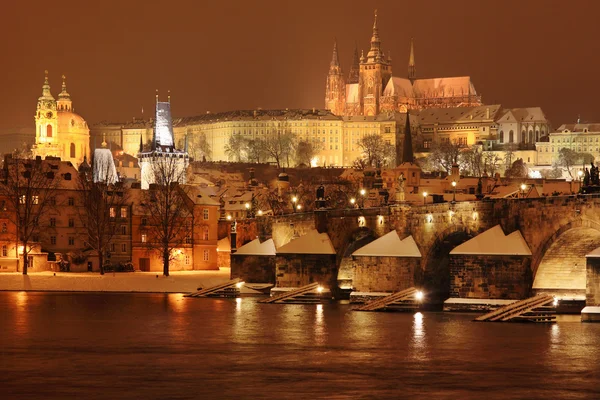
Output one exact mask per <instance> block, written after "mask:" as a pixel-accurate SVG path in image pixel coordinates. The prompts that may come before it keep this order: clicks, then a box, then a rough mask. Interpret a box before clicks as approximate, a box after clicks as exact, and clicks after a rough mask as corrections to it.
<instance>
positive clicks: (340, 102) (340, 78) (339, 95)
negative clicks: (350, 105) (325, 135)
mask: <svg viewBox="0 0 600 400" xmlns="http://www.w3.org/2000/svg"><path fill="white" fill-rule="evenodd" d="M345 101H346V83H345V82H344V75H343V73H342V67H341V66H340V59H339V57H338V50H337V41H336V42H334V43H333V56H332V57H331V64H329V74H327V87H326V89H325V108H326V109H328V110H331V112H332V113H334V114H335V115H342V114H343V113H344V104H345Z"/></svg>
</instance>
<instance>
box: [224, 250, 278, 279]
mask: <svg viewBox="0 0 600 400" xmlns="http://www.w3.org/2000/svg"><path fill="white" fill-rule="evenodd" d="M235 278H241V279H242V281H244V282H247V283H273V284H274V283H275V256H251V255H247V256H245V255H237V254H233V255H232V256H231V279H235Z"/></svg>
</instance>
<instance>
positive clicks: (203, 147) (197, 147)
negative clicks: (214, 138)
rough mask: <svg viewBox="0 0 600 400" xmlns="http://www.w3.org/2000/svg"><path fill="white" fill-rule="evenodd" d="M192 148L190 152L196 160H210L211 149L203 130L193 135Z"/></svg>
mask: <svg viewBox="0 0 600 400" xmlns="http://www.w3.org/2000/svg"><path fill="white" fill-rule="evenodd" d="M192 149H193V151H192V154H193V157H194V159H195V160H196V161H201V160H202V159H209V160H210V159H211V158H212V149H211V147H210V143H209V142H208V139H207V138H206V134H205V133H204V132H201V133H199V134H197V135H195V136H194V141H193V146H192Z"/></svg>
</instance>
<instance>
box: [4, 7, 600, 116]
mask: <svg viewBox="0 0 600 400" xmlns="http://www.w3.org/2000/svg"><path fill="white" fill-rule="evenodd" d="M375 8H377V9H378V10H379V13H378V14H379V28H380V37H381V39H382V43H383V44H382V45H383V48H384V50H385V51H386V53H387V51H390V50H391V52H392V57H393V71H394V75H396V76H406V73H407V71H406V64H407V59H408V50H409V42H410V37H411V36H412V37H414V39H415V53H416V63H417V76H418V77H441V76H458V75H470V76H471V77H472V80H473V82H474V84H475V88H476V89H477V91H478V93H479V94H482V95H483V101H484V102H485V103H488V104H491V103H496V102H497V103H501V104H503V106H505V107H525V106H541V107H542V108H543V109H544V111H545V112H546V115H547V116H548V117H549V118H550V119H551V121H552V123H553V125H554V127H557V126H558V125H560V124H561V123H566V122H574V121H575V120H576V119H577V116H578V115H581V119H582V121H589V122H591V121H595V122H600V108H598V107H597V103H598V93H600V78H599V68H598V65H599V64H600V62H599V61H600V40H599V38H600V24H598V23H597V16H598V15H600V2H598V1H594V0H589V1H583V0H581V1H569V2H566V1H555V0H527V1H523V0H515V1H513V0H507V1H476V0H473V1H466V0H465V1H456V0H452V1H448V0H439V1H416V0H413V1H401V0H389V1H383V0H382V1H369V2H367V1H363V2H358V1H347V0H346V1H322V0H321V1H312V0H307V1H296V2H291V1H281V0H278V1H275V0H274V1H271V0H268V1H267V0H265V1H261V0H256V1H252V2H250V1H221V2H217V1H210V2H202V1H162V2H153V1H149V0H147V1H138V0H127V1H125V0H121V1H101V2H88V1H60V2H49V1H37V0H31V1H12V2H9V3H6V4H3V12H2V14H3V17H4V18H2V19H1V21H0V31H1V33H2V38H3V39H2V42H1V43H0V47H1V49H0V50H1V52H2V56H3V57H2V62H1V63H0V80H1V82H2V94H3V95H2V96H0V107H1V109H2V111H3V112H2V115H3V118H2V119H0V128H10V127H29V126H31V127H32V128H33V114H34V110H35V104H36V100H37V98H38V97H39V96H40V94H41V85H42V81H43V75H44V70H45V69H48V70H49V71H50V84H51V86H52V91H53V94H54V95H55V97H56V95H58V92H59V91H60V83H61V80H60V76H61V75H62V74H63V73H64V74H65V75H66V76H67V84H68V90H69V92H70V93H71V96H72V98H73V100H74V106H75V109H76V111H77V112H78V113H80V114H82V115H83V116H84V118H86V120H87V121H88V122H89V123H94V122H97V121H100V120H111V121H125V120H128V119H131V118H132V117H134V116H135V117H140V115H141V109H142V107H143V108H144V110H145V111H146V115H148V113H149V112H152V111H153V102H154V92H155V89H159V90H160V91H161V92H162V93H163V94H164V95H165V96H166V91H167V89H170V90H171V93H172V103H173V112H174V114H175V115H176V116H185V115H195V114H199V113H205V112H206V110H211V111H215V112H216V111H225V110H232V109H252V108H256V107H262V108H286V107H289V108H311V107H317V108H322V107H323V102H324V90H325V89H324V88H325V77H326V74H327V70H328V66H329V61H330V59H331V50H332V45H333V40H334V37H337V40H338V45H339V49H340V57H341V61H342V63H343V67H344V70H345V72H347V71H348V66H349V63H350V60H351V56H352V51H353V48H354V43H355V42H357V43H358V46H359V49H368V44H369V39H370V36H371V26H372V22H373V10H374V9H375Z"/></svg>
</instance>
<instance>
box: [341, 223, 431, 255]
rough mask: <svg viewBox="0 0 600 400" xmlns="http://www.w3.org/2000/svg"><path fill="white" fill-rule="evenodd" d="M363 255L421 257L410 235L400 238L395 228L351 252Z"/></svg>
mask: <svg viewBox="0 0 600 400" xmlns="http://www.w3.org/2000/svg"><path fill="white" fill-rule="evenodd" d="M352 255H353V256H364V257H421V252H420V251H419V248H418V247H417V244H416V243H415V240H414V239H413V237H412V236H408V237H407V238H404V239H403V240H400V237H399V236H398V232H396V231H395V230H393V231H391V232H389V233H386V234H385V235H383V236H382V237H380V238H379V239H376V240H374V241H372V242H371V243H369V244H367V245H366V246H363V247H361V248H360V249H358V250H356V251H355V252H354V253H352Z"/></svg>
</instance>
